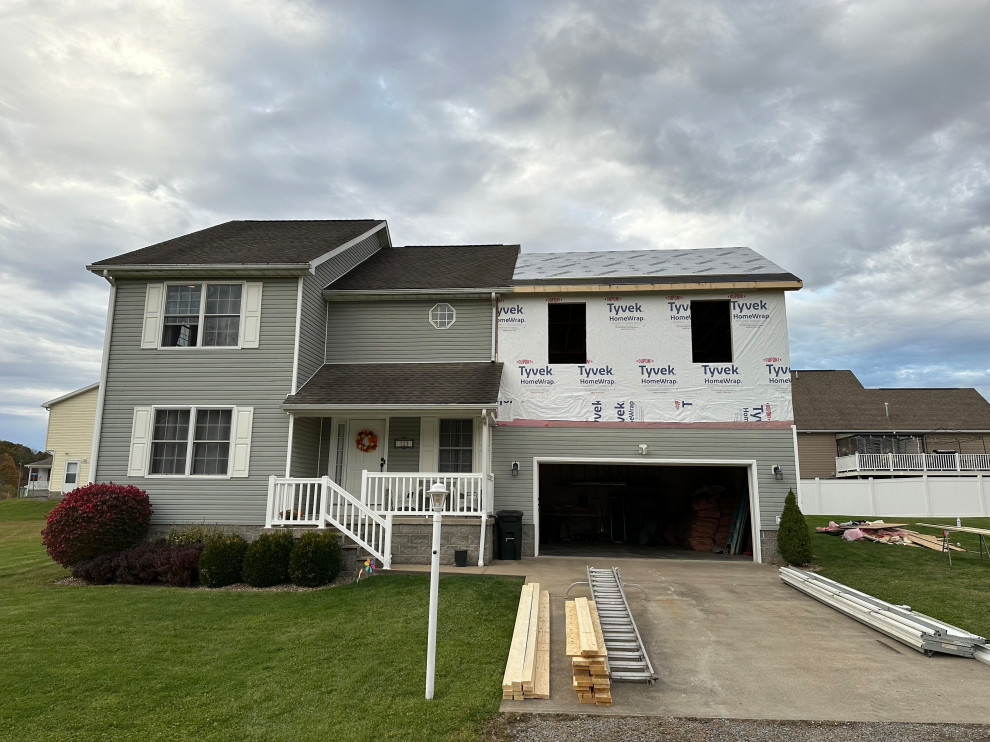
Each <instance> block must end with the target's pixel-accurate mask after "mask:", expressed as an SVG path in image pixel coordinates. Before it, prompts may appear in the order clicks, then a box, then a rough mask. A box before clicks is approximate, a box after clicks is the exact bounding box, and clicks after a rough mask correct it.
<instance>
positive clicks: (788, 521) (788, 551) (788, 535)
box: [777, 490, 811, 565]
mask: <svg viewBox="0 0 990 742" xmlns="http://www.w3.org/2000/svg"><path fill="white" fill-rule="evenodd" d="M777 550H778V551H779V552H780V556H781V557H782V558H783V559H784V561H786V562H787V563H789V564H795V565H800V564H807V563H808V562H810V561H811V531H809V530H808V524H807V522H805V520H804V514H803V513H802V512H801V508H799V507H798V504H797V498H796V497H795V496H794V490H788V491H787V498H786V499H785V500H784V512H783V513H781V514H780V527H779V528H778V529H777Z"/></svg>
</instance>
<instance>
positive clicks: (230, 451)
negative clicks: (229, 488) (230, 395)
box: [144, 405, 237, 479]
mask: <svg viewBox="0 0 990 742" xmlns="http://www.w3.org/2000/svg"><path fill="white" fill-rule="evenodd" d="M159 410H189V433H188V434H187V435H186V470H185V473H183V474H153V473H152V472H151V460H152V457H153V454H154V437H153V436H154V430H155V418H156V416H157V415H158V411H159ZM200 410H229V411H230V439H229V440H228V443H227V445H228V448H227V473H226V474H193V473H192V465H193V455H192V454H193V446H195V444H196V441H195V438H196V419H197V416H198V414H199V411H200ZM236 425H237V407H236V406H234V405H152V407H151V420H150V429H149V432H148V455H147V457H146V459H145V464H144V472H145V474H144V476H145V478H146V479H230V478H231V470H232V469H233V468H234V438H235V435H236V430H235V427H236ZM211 442H215V441H211Z"/></svg>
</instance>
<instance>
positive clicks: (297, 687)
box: [0, 500, 521, 741]
mask: <svg viewBox="0 0 990 742" xmlns="http://www.w3.org/2000/svg"><path fill="white" fill-rule="evenodd" d="M49 508H50V505H48V504H47V503H35V502H26V501H17V500H13V501H3V502H0V617H2V627H0V668H2V671H0V678H2V682H0V687H2V692H0V739H3V740H115V741H116V740H130V739H134V740H175V739H195V740H309V739H313V740H316V739H320V740H322V739H333V740H390V739H421V740H424V741H425V740H460V739H476V738H477V735H478V730H479V729H480V728H481V726H482V725H483V724H484V723H485V722H486V721H487V720H488V719H489V718H491V717H492V716H493V715H494V714H495V713H496V712H497V710H498V707H499V704H500V702H501V677H502V672H503V670H504V667H505V657H506V655H507V653H508V646H509V641H510V639H511V635H512V626H513V622H514V621H515V612H516V605H517V603H518V599H519V587H520V585H521V580H518V579H503V578H494V577H466V576H465V577H461V576H451V577H445V578H443V579H442V580H441V583H440V608H439V631H438V639H437V673H436V696H435V699H434V700H433V701H426V700H425V699H424V697H423V696H424V688H425V672H426V670H425V668H426V627H427V608H428V600H429V577H428V576H419V575H379V576H376V577H374V578H373V579H371V580H365V581H362V582H361V583H360V584H357V585H349V586H345V587H338V588H333V589H328V590H318V591H311V592H305V593H291V592H284V593H272V592H226V591H208V590H189V589H185V590H184V589H179V588H167V587H137V586H113V585H111V586H103V587H66V586H59V585H55V584H53V582H54V581H55V580H58V579H59V578H61V577H63V576H65V575H66V574H67V572H66V571H65V570H63V569H62V568H61V567H59V566H58V565H55V564H54V563H52V562H51V560H50V559H49V558H48V556H47V555H46V554H45V552H44V548H43V547H42V546H41V538H40V535H39V532H40V530H41V528H42V527H43V526H44V514H45V513H46V512H47V511H48V509H49Z"/></svg>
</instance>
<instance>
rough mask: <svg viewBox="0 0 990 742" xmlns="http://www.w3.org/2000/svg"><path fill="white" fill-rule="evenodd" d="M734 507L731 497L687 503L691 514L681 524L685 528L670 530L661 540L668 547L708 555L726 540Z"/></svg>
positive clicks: (696, 498) (709, 498)
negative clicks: (673, 545) (681, 548)
mask: <svg viewBox="0 0 990 742" xmlns="http://www.w3.org/2000/svg"><path fill="white" fill-rule="evenodd" d="M735 506H736V503H735V500H734V498H731V497H727V496H722V497H719V496H718V495H709V496H707V497H697V496H696V497H694V498H693V499H692V500H691V509H692V511H693V512H692V513H691V515H690V517H689V519H688V520H687V523H685V524H684V525H686V527H687V528H686V529H685V528H684V526H678V527H671V528H669V529H668V532H667V533H666V534H665V536H666V538H667V540H668V541H669V542H670V543H675V544H678V545H679V546H683V547H685V548H689V549H693V550H694V551H711V549H712V546H714V545H718V546H722V545H724V544H725V543H726V542H727V541H728V540H729V530H730V528H731V526H732V512H733V510H734V509H735ZM682 522H683V521H682Z"/></svg>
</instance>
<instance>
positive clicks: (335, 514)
mask: <svg viewBox="0 0 990 742" xmlns="http://www.w3.org/2000/svg"><path fill="white" fill-rule="evenodd" d="M327 523H329V524H330V525H332V526H333V527H334V528H337V529H338V530H339V531H341V532H342V533H344V534H346V535H347V536H348V537H349V538H351V539H352V540H353V541H354V542H355V543H356V544H357V545H358V546H360V547H361V548H363V549H364V550H365V551H367V552H368V553H370V554H372V555H373V556H374V557H375V558H377V559H378V560H379V561H381V563H382V566H383V567H384V568H385V569H389V568H390V567H391V566H392V516H391V515H387V516H386V517H382V515H380V514H379V513H376V512H375V511H373V510H372V509H371V508H369V507H368V506H367V505H365V504H364V503H363V502H361V500H360V499H359V498H357V497H355V496H354V495H352V494H351V493H350V492H348V491H347V490H345V489H344V488H343V487H341V486H340V485H338V484H337V483H336V482H334V481H333V480H332V479H330V477H321V478H319V479H297V478H288V477H274V476H272V477H269V478H268V512H267V514H266V517H265V526H266V527H268V528H271V527H272V526H316V527H317V528H325V527H326V525H327Z"/></svg>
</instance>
